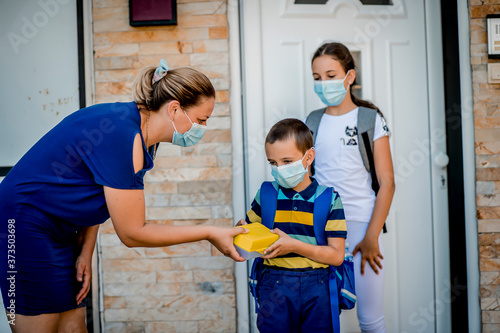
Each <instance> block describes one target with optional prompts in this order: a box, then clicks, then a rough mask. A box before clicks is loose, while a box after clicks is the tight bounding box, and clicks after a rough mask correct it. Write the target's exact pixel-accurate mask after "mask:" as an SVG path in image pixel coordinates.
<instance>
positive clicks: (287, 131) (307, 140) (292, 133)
mask: <svg viewBox="0 0 500 333" xmlns="http://www.w3.org/2000/svg"><path fill="white" fill-rule="evenodd" d="M289 138H292V139H293V140H294V141H295V145H296V146H297V149H298V150H300V151H301V152H302V153H303V154H305V153H306V151H307V150H308V149H310V148H311V147H312V146H313V145H314V141H313V137H312V134H311V131H310V130H309V127H307V125H306V124H304V123H303V122H302V121H301V120H299V119H295V118H287V119H283V120H280V121H278V122H277V123H276V124H274V126H273V127H272V128H271V130H270V131H269V133H268V134H267V136H266V143H270V144H273V143H275V142H276V141H285V140H287V139H289Z"/></svg>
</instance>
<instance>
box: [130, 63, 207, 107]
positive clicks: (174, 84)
mask: <svg viewBox="0 0 500 333" xmlns="http://www.w3.org/2000/svg"><path fill="white" fill-rule="evenodd" d="M155 70H156V67H146V68H144V69H143V70H142V71H141V73H140V74H139V76H138V77H137V78H136V79H135V81H134V84H133V87H132V98H133V99H134V101H135V102H136V103H137V104H142V105H144V106H146V108H147V109H148V110H151V111H158V110H159V109H160V107H161V106H162V105H163V104H165V103H168V102H170V101H173V100H176V101H178V102H179V103H180V105H181V107H182V108H189V107H191V106H195V105H198V104H199V103H201V102H203V100H204V99H206V98H215V89H214V87H213V85H212V83H211V82H210V80H209V79H208V78H207V77H206V76H205V74H203V73H201V72H199V71H197V70H195V69H192V68H189V67H179V68H175V69H169V70H168V72H167V73H166V75H165V76H164V77H163V78H161V79H160V80H158V81H157V82H154V83H153V74H154V72H155Z"/></svg>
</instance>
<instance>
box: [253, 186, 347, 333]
mask: <svg viewBox="0 0 500 333" xmlns="http://www.w3.org/2000/svg"><path fill="white" fill-rule="evenodd" d="M332 196H333V189H332V188H331V187H326V186H321V185H318V188H317V189H316V200H315V201H314V209H313V227H314V235H315V237H316V241H317V243H318V245H328V241H327V239H326V236H325V227H326V222H327V221H328V214H329V213H330V206H331V202H332ZM260 204H261V212H262V214H261V215H262V224H263V225H265V226H266V227H268V228H269V229H273V226H274V218H275V215H276V207H277V204H278V184H277V183H276V182H264V183H262V186H261V188H260ZM263 268H264V260H263V259H262V258H256V259H255V260H254V262H253V265H252V270H251V272H250V277H249V287H250V292H251V294H252V296H253V297H254V300H255V312H257V311H258V309H259V303H258V301H259V281H260V280H261V277H262V273H263ZM329 287H330V305H331V309H332V323H333V331H334V333H339V332H340V324H339V320H338V316H339V315H340V312H341V311H342V310H349V309H352V308H354V305H355V304H356V290H355V287H354V266H353V263H352V262H349V261H346V260H344V262H343V263H342V264H341V265H340V266H330V279H329Z"/></svg>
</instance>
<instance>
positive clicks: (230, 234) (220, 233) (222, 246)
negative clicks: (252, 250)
mask: <svg viewBox="0 0 500 333" xmlns="http://www.w3.org/2000/svg"><path fill="white" fill-rule="evenodd" d="M247 232H248V230H247V229H244V228H225V227H214V229H213V230H212V232H211V233H210V235H209V237H208V241H209V242H210V243H212V245H213V246H215V247H216V248H217V250H219V251H220V252H221V253H222V254H223V255H225V256H226V257H230V258H232V259H233V260H234V261H245V259H244V258H243V257H241V256H240V255H239V254H238V252H237V251H236V248H235V247H234V244H233V240H234V237H235V236H236V235H239V234H246V233H247Z"/></svg>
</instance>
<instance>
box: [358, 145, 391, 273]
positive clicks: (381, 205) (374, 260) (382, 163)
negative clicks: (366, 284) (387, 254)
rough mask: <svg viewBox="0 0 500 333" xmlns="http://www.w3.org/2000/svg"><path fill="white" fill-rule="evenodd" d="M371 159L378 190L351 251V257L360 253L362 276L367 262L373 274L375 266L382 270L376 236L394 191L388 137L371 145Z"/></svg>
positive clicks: (375, 269)
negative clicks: (366, 227) (366, 226)
mask: <svg viewBox="0 0 500 333" xmlns="http://www.w3.org/2000/svg"><path fill="white" fill-rule="evenodd" d="M373 159H374V163H375V170H377V180H378V183H379V185H380V189H379V191H378V194H377V198H376V200H375V207H374V208H373V213H372V217H371V220H370V223H369V224H368V229H367V230H366V234H365V237H364V238H363V240H362V241H361V242H359V244H358V245H357V246H356V247H355V248H354V251H353V255H356V253H357V252H358V251H361V274H364V271H365V264H366V262H367V261H368V263H369V264H370V266H371V267H372V268H373V270H374V271H375V273H377V274H378V268H377V266H378V267H380V268H382V263H381V262H380V259H384V257H383V256H382V254H381V253H380V249H379V245H378V236H379V235H380V231H381V230H382V227H383V226H384V223H385V220H386V219H387V215H388V214H389V208H390V207H391V202H392V198H393V196H394V191H395V189H396V187H395V184H394V169H393V166H392V157H391V149H390V146H389V137H388V136H385V137H382V138H380V139H378V140H376V141H375V142H374V143H373Z"/></svg>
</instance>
